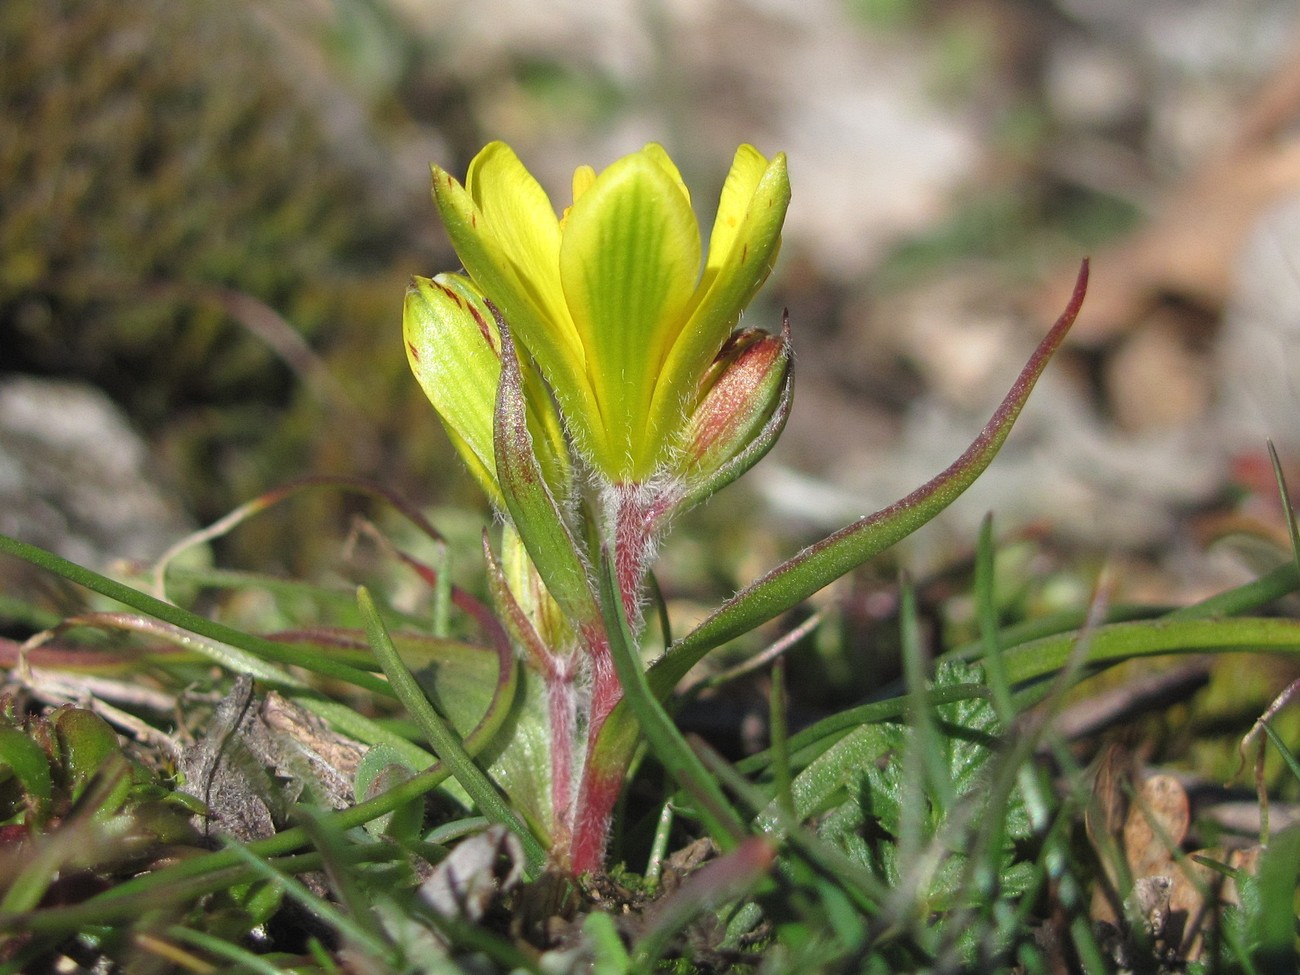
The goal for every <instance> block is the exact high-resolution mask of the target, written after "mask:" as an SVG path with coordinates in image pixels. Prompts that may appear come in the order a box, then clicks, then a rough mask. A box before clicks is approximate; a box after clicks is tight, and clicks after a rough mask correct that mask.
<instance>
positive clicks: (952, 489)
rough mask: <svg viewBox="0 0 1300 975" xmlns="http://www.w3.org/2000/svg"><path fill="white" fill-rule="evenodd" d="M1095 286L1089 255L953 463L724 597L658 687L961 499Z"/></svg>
mask: <svg viewBox="0 0 1300 975" xmlns="http://www.w3.org/2000/svg"><path fill="white" fill-rule="evenodd" d="M1087 288H1088V262H1087V261H1084V262H1083V264H1082V266H1081V267H1080V268H1079V276H1078V279H1077V280H1076V282H1075V285H1074V294H1073V295H1072V296H1071V298H1070V303H1069V304H1068V305H1067V306H1066V308H1065V311H1064V312H1062V313H1061V317H1060V318H1058V319H1057V320H1056V324H1055V325H1053V326H1052V329H1051V331H1049V332H1048V333H1047V336H1046V337H1045V338H1044V339H1043V341H1042V342H1040V343H1039V345H1038V348H1037V349H1035V350H1034V354H1033V355H1032V356H1030V359H1029V361H1028V362H1027V363H1026V364H1025V367H1024V369H1022V370H1021V372H1020V375H1019V376H1018V377H1017V378H1016V381H1015V384H1014V385H1013V386H1012V387H1011V391H1010V392H1008V393H1007V395H1006V397H1005V398H1004V399H1003V400H1002V403H1001V404H1000V405H999V406H998V408H997V411H996V412H995V413H994V414H993V416H992V418H991V419H990V420H989V422H988V424H987V425H986V426H985V427H984V429H983V430H982V431H980V435H979V436H978V437H976V438H975V441H974V442H973V443H972V444H971V445H970V446H969V447H968V448H967V449H966V452H965V453H963V454H962V455H961V456H960V457H959V458H957V460H956V461H954V462H953V464H952V465H951V466H950V467H948V469H947V470H945V471H944V472H943V473H941V474H939V475H938V476H937V477H935V478H933V479H932V480H931V481H929V482H928V483H926V484H924V485H922V486H921V487H919V488H917V489H916V490H915V491H913V492H912V493H911V494H909V495H908V496H907V497H905V498H903V499H902V500H901V501H897V502H895V503H894V504H892V505H890V506H889V507H887V508H884V509H882V510H880V511H877V512H876V513H875V514H873V515H867V516H865V517H863V518H859V519H858V520H857V521H855V522H853V523H852V524H850V525H848V526H846V527H844V528H841V529H840V530H839V531H837V532H835V533H834V534H833V535H829V536H827V537H826V538H824V539H822V540H821V541H820V542H817V543H815V544H814V545H810V546H809V547H808V548H806V549H804V550H803V551H802V552H800V553H799V554H798V555H796V556H795V557H794V558H792V559H790V560H789V561H787V562H784V563H782V564H781V565H779V566H777V567H776V568H775V569H773V570H772V571H771V572H769V573H767V575H765V576H763V577H762V578H761V579H759V580H758V581H756V582H754V583H752V584H751V585H749V586H748V587H746V588H745V589H743V590H742V591H741V592H739V593H737V594H736V595H735V596H733V597H732V598H731V599H729V600H727V602H725V603H723V604H722V606H721V607H719V608H718V610H716V611H715V612H714V613H713V614H712V615H711V616H709V618H708V619H706V620H705V621H704V622H703V623H701V624H700V625H699V626H697V627H696V628H695V629H694V630H692V631H691V632H690V633H688V634H687V635H686V636H684V637H683V638H682V639H680V640H678V641H677V643H675V644H674V645H673V646H671V647H669V648H668V652H667V653H665V654H664V656H663V657H661V658H660V659H659V660H658V661H657V662H656V663H655V665H654V667H653V668H652V669H651V673H650V677H651V681H652V683H653V685H654V687H655V690H656V691H657V692H658V693H659V694H661V695H665V694H667V693H668V691H669V690H671V689H672V687H673V686H674V685H675V684H676V683H677V681H678V680H680V679H681V677H682V675H684V674H685V673H686V672H687V671H688V670H689V669H690V668H691V667H692V666H694V664H695V663H696V662H697V661H698V660H699V659H700V658H701V657H703V656H704V654H706V653H707V652H708V651H709V650H711V649H713V648H714V647H717V646H719V645H721V644H723V643H726V642H727V641H728V640H732V639H734V638H736V637H738V636H740V635H742V634H744V633H748V632H749V631H750V630H753V629H754V628H755V627H757V626H760V625H761V624H763V623H765V622H767V621H768V620H770V619H774V618H776V617H777V616H779V615H781V614H782V613H784V612H785V611H786V610H788V609H791V608H793V607H794V606H797V605H798V604H799V603H800V602H802V601H803V600H804V599H806V598H808V597H809V596H811V595H812V594H813V593H815V592H817V591H818V590H820V589H823V588H824V587H826V586H828V585H829V584H830V583H832V582H834V581H835V580H836V579H839V578H840V577H841V576H843V575H845V574H846V573H848V572H850V571H852V570H853V569H855V568H857V567H858V566H859V565H862V564H863V563H864V562H866V561H867V560H868V559H870V558H872V557H873V556H875V555H878V554H879V553H880V552H883V551H884V550H885V549H887V548H889V547H890V546H891V545H893V544H895V543H896V542H898V541H900V540H902V539H903V538H906V537H907V536H908V535H910V534H911V533H912V532H914V531H916V529H918V528H920V527H921V526H922V525H924V524H925V523H926V522H928V521H931V520H932V519H933V518H934V517H935V516H936V515H938V514H939V512H941V511H942V510H943V509H944V508H946V507H948V505H950V504H951V503H952V502H953V501H955V500H956V499H957V498H958V497H959V496H960V495H961V494H962V492H963V491H965V490H966V489H967V488H968V487H970V485H971V484H972V483H974V481H975V479H976V478H977V477H979V475H980V474H982V473H983V472H984V470H985V468H987V467H988V465H989V464H990V462H992V460H993V458H994V457H995V456H997V453H998V450H999V449H1000V448H1001V447H1002V444H1003V442H1004V441H1005V440H1006V439H1007V435H1008V434H1009V433H1010V432H1011V427H1012V425H1013V424H1014V423H1015V422H1016V419H1017V418H1018V417H1019V416H1020V411H1021V410H1022V409H1023V408H1024V405H1025V401H1026V400H1027V399H1028V398H1029V393H1030V391H1031V390H1032V389H1033V388H1034V384H1035V383H1036V382H1037V381H1038V377H1039V376H1040V375H1042V372H1043V369H1044V368H1045V367H1046V366H1047V363H1048V361H1049V360H1050V359H1051V357H1052V354H1053V353H1054V352H1055V351H1056V350H1057V349H1058V348H1059V347H1060V345H1061V342H1062V341H1063V340H1064V339H1065V336H1066V333H1067V332H1068V331H1069V330H1070V326H1071V325H1073V324H1074V320H1075V318H1076V317H1077V316H1078V314H1079V309H1080V307H1081V306H1082V305H1083V297H1084V294H1085V293H1086V292H1087Z"/></svg>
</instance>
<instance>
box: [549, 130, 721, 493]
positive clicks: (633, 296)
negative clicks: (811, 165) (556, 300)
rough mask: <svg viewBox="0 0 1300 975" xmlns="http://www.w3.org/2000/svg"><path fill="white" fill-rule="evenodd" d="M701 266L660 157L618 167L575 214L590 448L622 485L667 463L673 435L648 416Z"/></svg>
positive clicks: (575, 280) (572, 279)
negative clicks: (661, 460)
mask: <svg viewBox="0 0 1300 975" xmlns="http://www.w3.org/2000/svg"><path fill="white" fill-rule="evenodd" d="M700 256H701V255H700V238H699V226H698V224H697V222H696V219H695V214H694V212H693V211H692V210H691V207H690V201H689V199H688V198H687V197H686V195H685V194H684V193H683V192H682V191H681V188H680V181H679V178H678V179H675V178H674V177H673V176H672V174H670V173H669V172H667V171H666V170H665V169H664V168H663V166H662V165H661V164H660V163H659V162H657V161H656V160H655V158H653V156H651V155H650V154H647V153H644V152H642V153H634V154H633V155H630V156H625V157H624V158H622V159H620V160H619V161H617V162H615V163H614V164H613V165H611V166H610V167H609V168H608V169H606V170H605V171H604V172H602V173H601V174H600V175H599V176H598V177H597V178H596V181H595V182H594V183H593V184H592V185H591V187H590V188H589V189H588V190H587V191H586V192H585V193H583V195H582V197H581V198H580V199H579V200H578V201H577V202H576V203H575V204H574V205H573V208H572V210H570V212H569V216H568V220H567V223H566V226H565V230H564V239H563V242H562V243H561V246H560V279H561V281H562V283H563V287H564V295H565V298H566V299H567V301H568V306H569V311H570V313H571V315H572V316H573V323H574V326H575V327H576V329H577V332H578V335H579V336H580V338H581V340H582V342H583V345H584V346H585V348H586V351H587V370H588V379H589V382H590V384H591V387H592V389H593V390H594V391H595V398H596V407H597V410H598V411H599V412H598V414H597V415H589V416H588V417H585V418H584V420H585V422H586V424H587V426H588V430H587V431H586V433H587V435H588V436H589V437H590V443H589V444H587V446H588V448H589V450H590V452H591V453H592V455H593V458H592V459H593V461H594V462H595V463H596V466H597V467H598V468H599V469H600V470H601V472H602V473H603V474H605V475H606V476H608V477H611V478H612V479H615V480H636V479H639V478H643V477H645V476H647V475H649V474H650V473H651V472H652V471H653V469H654V465H655V462H656V460H657V459H658V456H657V454H658V447H659V445H660V444H661V443H662V441H663V439H664V432H663V431H661V430H659V429H647V422H646V421H647V416H648V411H649V408H650V403H651V399H652V397H653V395H654V387H655V382H656V379H657V377H658V376H659V373H660V370H661V368H662V366H663V364H664V360H665V359H666V358H667V356H668V352H669V350H670V349H671V347H672V343H673V340H674V339H675V338H676V337H677V333H678V331H679V330H680V328H681V326H682V322H683V320H684V318H685V314H686V312H687V310H688V308H689V305H690V302H691V300H692V297H693V295H694V292H695V286H696V282H697V281H698V276H699V270H700ZM570 419H571V420H573V419H577V418H575V417H570Z"/></svg>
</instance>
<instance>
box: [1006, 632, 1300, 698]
mask: <svg viewBox="0 0 1300 975" xmlns="http://www.w3.org/2000/svg"><path fill="white" fill-rule="evenodd" d="M1077 639H1078V636H1077V634H1063V635H1060V636H1053V637H1046V638H1044V639H1041V640H1033V641H1031V642H1029V643H1023V644H1021V645H1020V646H1017V647H1010V648H1008V649H1007V650H1006V651H1005V653H1004V654H1003V660H1004V661H1005V663H1006V671H1007V678H1008V679H1009V680H1010V681H1011V682H1012V683H1013V684H1022V683H1025V682H1027V681H1033V680H1038V679H1040V678H1043V677H1047V676H1048V675H1050V674H1053V673H1055V672H1056V671H1058V670H1060V669H1061V668H1062V667H1064V666H1065V665H1066V663H1067V661H1068V660H1069V657H1070V653H1071V651H1072V650H1073V649H1074V646H1075V643H1076V642H1077ZM1087 640H1088V656H1087V665H1088V666H1089V667H1097V666H1099V665H1105V664H1113V663H1118V662H1119V661H1121V660H1128V659H1130V658H1133V657H1151V656H1158V655H1160V654H1175V653H1223V652H1234V651H1257V652H1268V651H1277V652H1282V653H1292V654H1300V621H1297V620H1289V619H1259V618H1254V617H1246V618H1243V619H1187V618H1177V617H1172V616H1171V617H1166V618H1165V619H1159V620H1144V621H1139V622H1133V623H1109V624H1107V625H1105V626H1099V627H1097V628H1096V629H1095V630H1092V631H1091V632H1090V633H1089V634H1088V635H1087Z"/></svg>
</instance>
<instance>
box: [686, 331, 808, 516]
mask: <svg viewBox="0 0 1300 975" xmlns="http://www.w3.org/2000/svg"><path fill="white" fill-rule="evenodd" d="M701 388H702V389H703V390H704V393H703V396H702V398H701V400H700V402H699V405H698V406H697V407H696V408H695V412H694V414H693V415H692V416H691V419H690V423H689V424H688V426H687V431H686V441H685V456H684V457H683V460H682V463H681V465H680V473H681V475H682V476H683V478H684V480H685V481H686V484H687V490H688V492H689V494H690V495H691V496H692V503H693V502H694V501H698V500H703V496H702V495H704V494H711V493H713V492H714V491H716V490H718V489H719V488H721V487H723V486H724V485H726V484H728V483H730V482H731V481H733V480H735V478H737V477H739V476H740V475H741V474H742V473H744V471H746V470H748V469H749V468H750V467H751V466H753V465H754V463H756V462H757V461H758V459H759V458H760V457H762V455H763V454H765V453H767V451H768V449H769V448H770V447H771V446H772V443H774V442H775V440H776V435H777V434H778V433H779V432H780V429H781V427H782V426H784V424H785V416H786V414H787V413H788V411H789V399H790V391H791V362H790V343H789V341H788V338H787V336H786V335H784V334H783V335H780V336H777V335H772V334H769V333H767V332H764V331H761V330H759V329H744V330H742V331H739V332H736V333H734V334H733V335H732V336H731V338H730V339H728V340H727V343H726V345H724V346H723V347H722V351H721V352H719V353H718V356H717V358H716V359H715V360H714V361H713V365H712V366H711V367H710V369H709V371H708V372H707V373H706V374H705V377H704V381H703V383H701Z"/></svg>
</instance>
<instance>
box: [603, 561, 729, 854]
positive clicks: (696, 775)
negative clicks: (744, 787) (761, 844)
mask: <svg viewBox="0 0 1300 975" xmlns="http://www.w3.org/2000/svg"><path fill="white" fill-rule="evenodd" d="M604 562H605V571H604V572H602V573H601V598H600V603H601V608H602V610H603V612H604V615H605V627H606V630H607V632H608V633H609V643H610V654H611V656H612V657H613V658H614V667H615V669H616V670H617V672H618V680H619V684H620V685H621V686H622V688H623V694H624V700H625V701H626V702H627V705H628V707H630V708H631V709H632V713H633V714H634V715H635V716H636V718H637V721H638V723H639V724H640V726H641V729H642V731H643V732H644V733H645V736H646V740H647V741H648V742H649V746H650V749H651V751H652V752H653V753H654V755H655V757H656V758H657V759H658V760H659V762H660V763H661V764H662V765H663V767H664V768H665V769H666V770H667V771H668V774H669V775H671V776H672V777H673V778H674V779H675V780H676V781H677V783H678V784H679V785H680V786H681V787H682V788H683V789H684V790H685V791H686V792H687V793H689V794H690V795H691V797H692V798H693V799H694V800H695V802H696V805H697V809H698V812H699V814H700V817H701V818H702V819H703V820H704V823H705V826H706V827H707V828H708V830H709V833H710V835H712V836H713V838H714V840H715V841H716V842H717V843H718V846H719V847H721V848H722V849H723V850H724V851H726V850H731V849H734V848H735V847H736V845H737V844H738V843H739V842H740V841H741V840H742V839H743V838H744V836H745V834H746V830H745V824H744V823H743V822H742V821H741V818H740V816H739V815H738V814H737V813H736V811H735V810H734V809H733V808H732V807H731V804H730V803H729V802H728V801H727V797H726V796H725V795H723V792H722V789H721V788H720V787H719V786H718V783H717V781H716V780H715V779H714V777H713V776H711V775H710V774H709V772H708V770H707V769H706V768H705V767H704V763H703V762H701V761H700V759H699V756H698V755H696V754H695V752H694V751H692V750H691V746H690V745H689V744H687V742H686V739H685V738H683V737H682V733H681V732H680V731H679V730H678V729H677V726H676V725H675V724H673V720H672V718H670V717H669V716H668V712H667V711H665V710H664V707H663V705H662V704H660V703H659V699H658V698H657V697H655V695H654V693H653V692H652V691H651V690H650V683H649V681H648V680H647V679H646V673H645V670H644V668H643V666H642V664H641V659H640V656H639V655H638V654H637V652H636V649H635V646H634V643H633V639H632V634H631V631H630V630H629V628H628V624H627V617H626V615H625V614H624V612H623V599H622V597H621V596H620V595H619V591H618V581H617V579H616V578H615V572H616V569H615V568H614V565H613V560H612V559H605V560H604Z"/></svg>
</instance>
